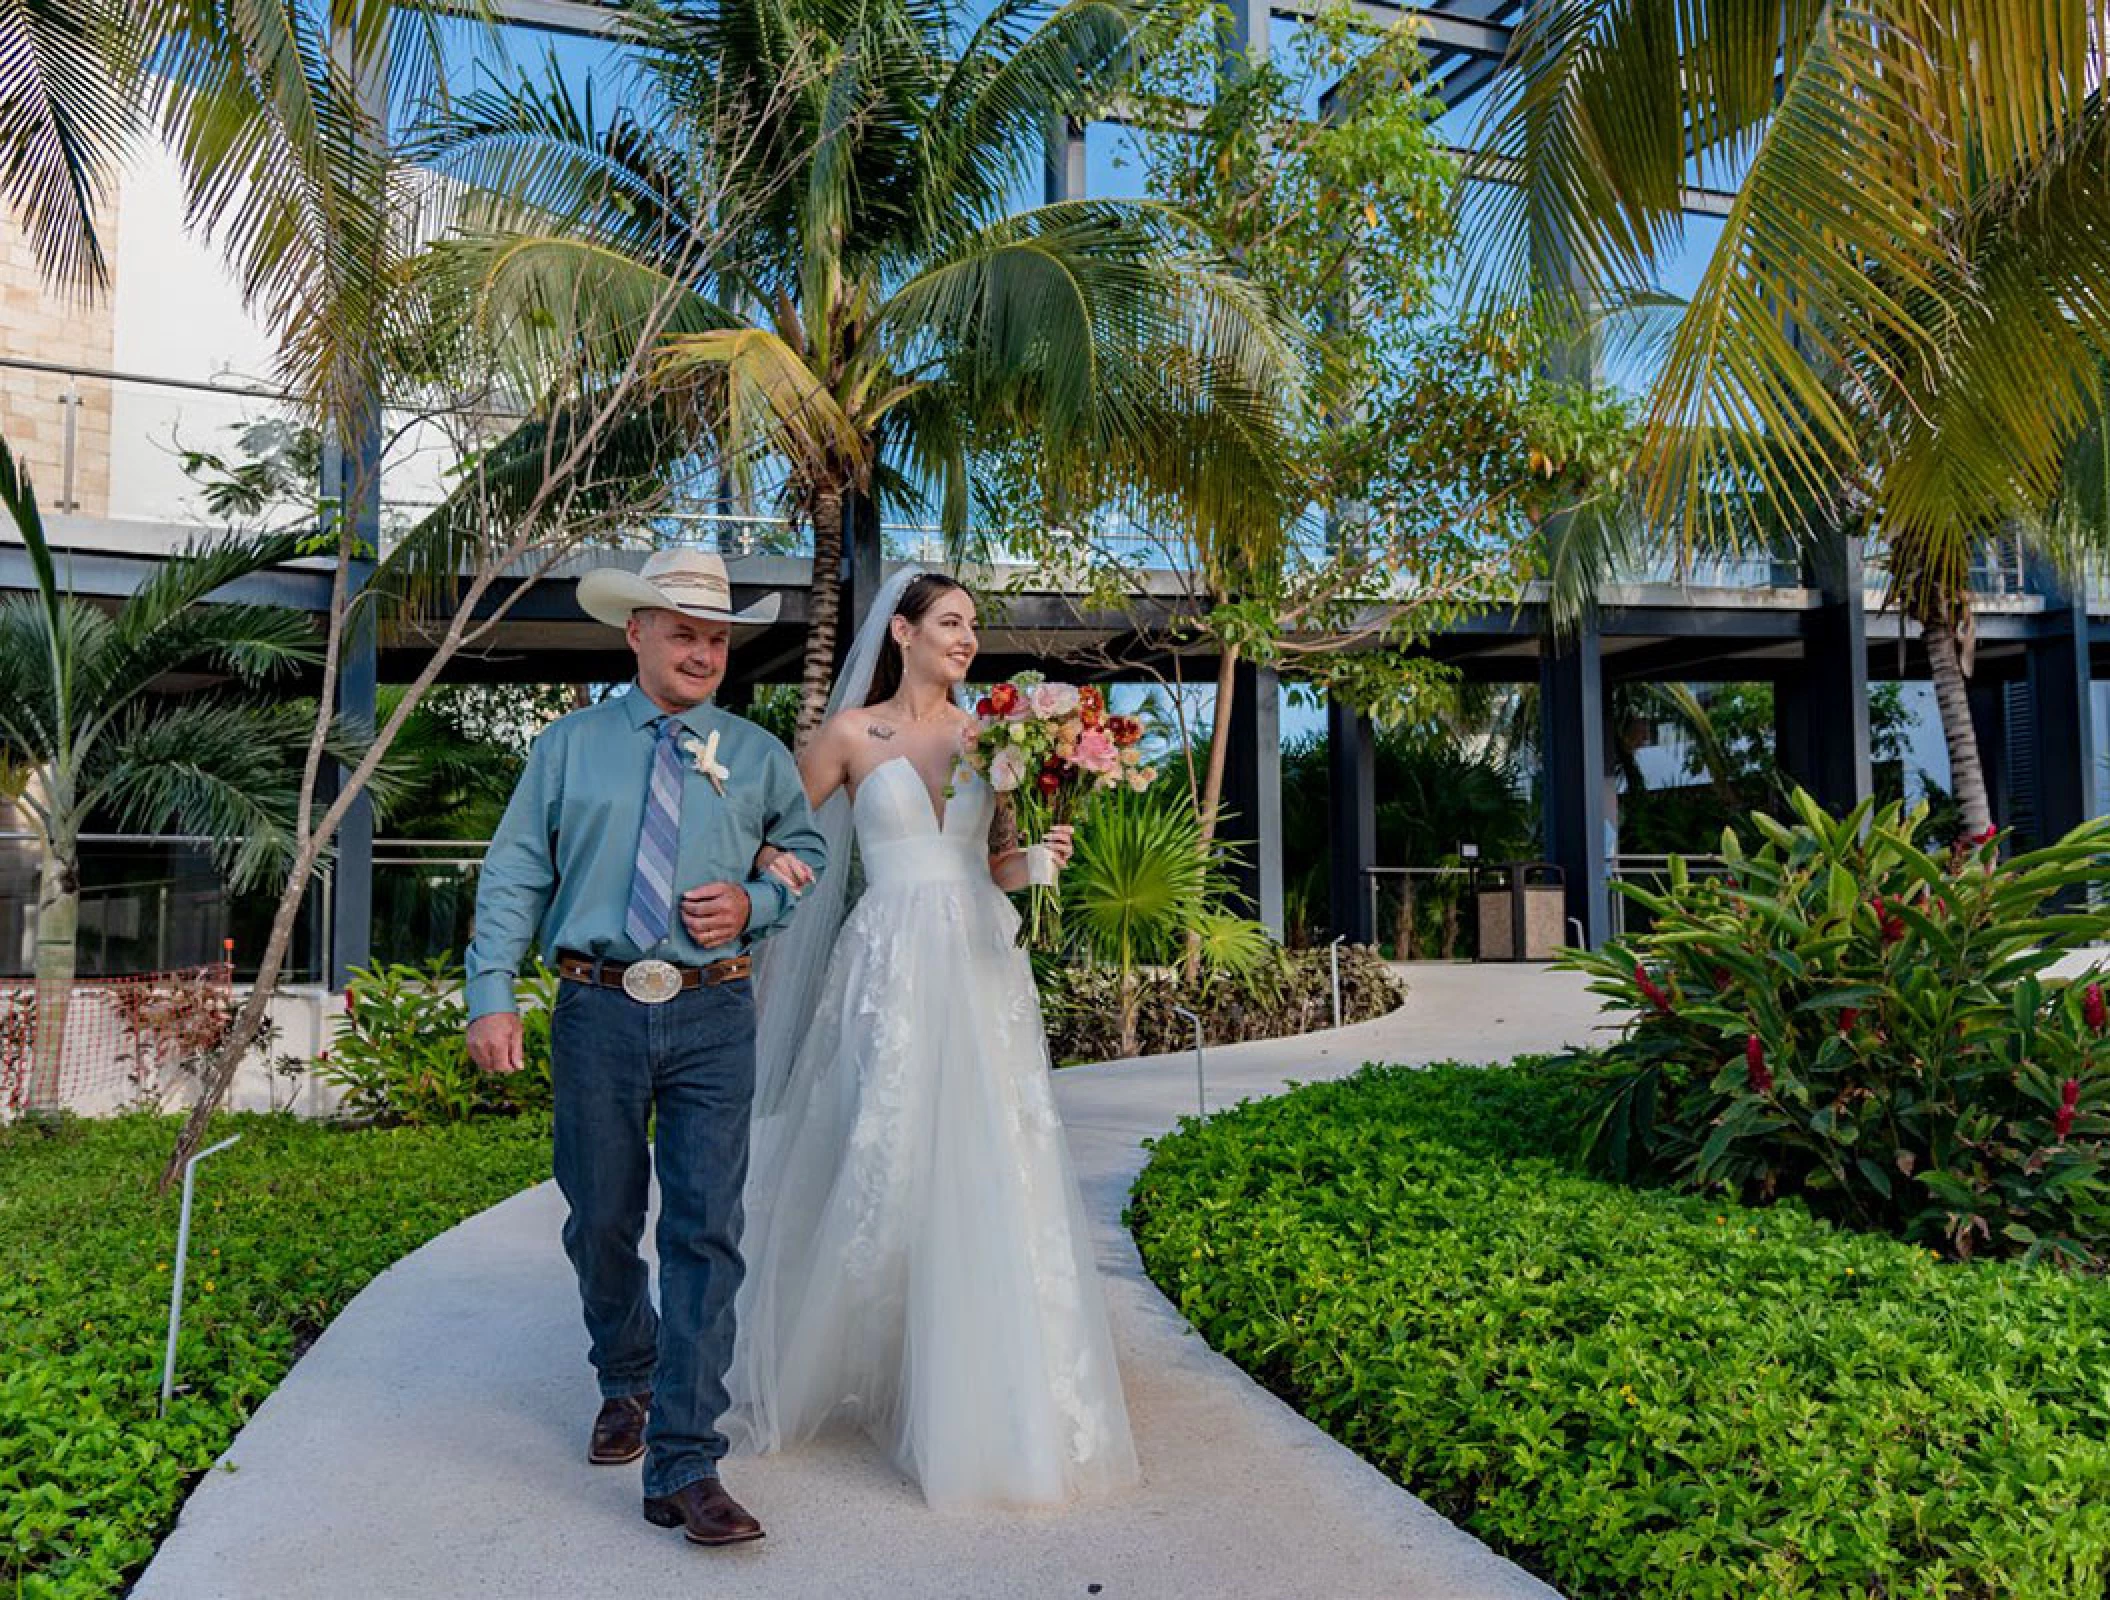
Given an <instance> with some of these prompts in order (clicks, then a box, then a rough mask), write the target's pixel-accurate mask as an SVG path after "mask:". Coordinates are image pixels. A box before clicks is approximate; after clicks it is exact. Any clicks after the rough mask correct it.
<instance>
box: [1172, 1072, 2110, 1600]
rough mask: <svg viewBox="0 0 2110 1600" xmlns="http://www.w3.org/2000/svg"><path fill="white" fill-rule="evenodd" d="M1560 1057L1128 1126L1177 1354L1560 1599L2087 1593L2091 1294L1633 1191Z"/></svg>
mask: <svg viewBox="0 0 2110 1600" xmlns="http://www.w3.org/2000/svg"><path fill="white" fill-rule="evenodd" d="M1587 1101H1588V1090H1587V1085H1586V1081H1585V1079H1584V1077H1583V1075H1582V1074H1581V1073H1580V1072H1577V1071H1551V1070H1548V1069H1545V1068H1532V1069H1519V1070H1504V1069H1485V1070H1478V1069H1474V1070H1468V1069H1460V1068H1438V1069H1432V1070H1427V1071H1415V1070H1407V1069H1401V1068H1386V1069H1377V1068H1369V1069H1366V1070H1365V1071H1364V1072H1363V1073H1362V1074H1360V1075H1359V1076H1358V1077H1356V1078H1354V1079H1351V1080H1348V1081H1345V1082H1342V1083H1336V1084H1325V1085H1319V1086H1315V1087H1310V1088H1305V1089H1300V1090H1298V1091H1296V1092H1295V1093H1293V1094H1291V1095H1288V1096H1286V1097H1283V1098H1280V1099H1276V1100H1271V1101H1267V1102H1263V1103H1259V1104H1248V1105H1245V1106H1242V1107H1240V1108H1239V1109H1238V1110H1236V1111H1233V1112H1230V1113H1227V1114H1224V1115H1221V1116H1217V1117H1213V1118H1211V1119H1209V1120H1208V1121H1207V1122H1200V1123H1197V1122H1192V1121H1190V1122H1188V1123H1186V1124H1184V1125H1183V1126H1182V1128H1181V1129H1180V1131H1179V1132H1177V1133H1176V1134H1174V1135H1172V1136H1171V1137H1169V1138H1166V1139H1164V1140H1161V1141H1158V1142H1157V1144H1156V1146H1155V1148H1154V1150H1153V1153H1152V1156H1151V1160H1150V1164H1149V1166H1148V1167H1147V1168H1146V1170H1145V1171H1144V1173H1143V1175H1142V1177H1141V1179H1140V1180H1139V1181H1138V1183H1137V1185H1136V1189H1135V1193H1134V1200H1133V1204H1132V1207H1131V1211H1130V1222H1131V1224H1132V1226H1133V1227H1134V1230H1135V1234H1136V1240H1137V1243H1138V1245H1139V1246H1140V1248H1141V1250H1142V1254H1143V1259H1144V1262H1145V1264H1146V1266H1147V1267H1148V1269H1149V1271H1150V1274H1151V1276H1152V1278H1153V1279H1154V1280H1155V1281H1156V1282H1157V1283H1158V1284H1159V1286H1160V1287H1161V1288H1163V1289H1164V1291H1165V1292H1166V1294H1167V1295H1169V1296H1170V1297H1171V1298H1172V1299H1173V1300H1174V1301H1175V1302H1176V1303H1177V1304H1178V1306H1179V1308H1180V1309H1181V1311H1182V1312H1184V1313H1185V1314H1186V1316H1187V1317H1188V1318H1189V1319H1190V1320H1192V1321H1193V1323H1194V1324H1195V1325H1196V1327H1197V1328H1198V1329H1199V1330H1200V1331H1201V1332H1202V1333H1203V1334H1204V1335H1205V1336H1206V1337H1207V1338H1208V1340H1209V1342H1210V1343H1211V1344H1212V1345H1214V1346H1215V1347H1216V1348H1217V1349H1219V1350H1221V1351H1222V1352H1224V1354H1226V1355H1227V1356H1229V1357H1230V1358H1231V1359H1233V1360H1234V1361H1237V1362H1238V1363H1239V1364H1240V1365H1241V1366H1243V1367H1245V1368H1246V1370H1247V1371H1249V1372H1250V1373H1252V1374H1253V1376H1254V1377H1256V1378H1257V1379H1259V1380H1260V1381H1261V1382H1263V1383H1265V1384H1266V1385H1268V1386H1269V1387H1270V1388H1272V1389H1273V1390H1275V1391H1276V1392H1277V1393H1278V1394H1281V1395H1282V1396H1284V1397H1285V1398H1286V1399H1288V1400H1289V1401H1290V1402H1291V1403H1292V1404H1294V1405H1296V1406H1297V1407H1299V1408H1300V1409H1301V1410H1302V1411H1304V1413H1305V1414H1306V1415H1307V1416H1309V1417H1310V1418H1311V1419H1312V1420H1313V1421H1314V1422H1316V1423H1318V1424H1319V1425H1320V1426H1321V1427H1323V1428H1325V1429H1326V1430H1327V1431H1328V1432H1330V1433H1331V1434H1333V1435H1334V1436H1335V1437H1336V1438H1337V1439H1339V1440H1341V1441H1342V1442H1343V1443H1344V1444H1346V1445H1347V1446H1348V1447H1349V1448H1351V1449H1353V1450H1355V1451H1357V1452H1358V1453H1360V1454H1361V1455H1363V1456H1364V1457H1366V1458H1367V1459H1369V1460H1370V1461H1372V1462H1373V1463H1375V1464H1376V1465H1378V1466H1379V1467H1381V1468H1383V1469H1384V1470H1385V1471H1387V1472H1389V1473H1391V1474H1392V1475H1393V1476H1395V1477H1396V1478H1398V1479H1399V1480H1400V1481H1401V1482H1402V1483H1404V1484H1405V1485H1406V1486H1407V1487H1408V1488H1410V1489H1412V1490H1413V1491H1414V1492H1415V1493H1416V1494H1418V1495H1421V1496H1422V1497H1423V1498H1425V1499H1427V1500H1428V1501H1429V1502H1430V1503H1431V1504H1432V1505H1434V1506H1435V1507H1436V1508H1437V1509H1438V1510H1440V1511H1442V1512H1443V1513H1444V1514H1445V1515H1447V1516H1450V1517H1453V1518H1455V1519H1456V1520H1458V1521H1459V1522H1461V1523H1463V1524H1464V1525H1465V1526H1466V1527H1467V1528H1469V1529H1470V1530H1471V1531H1472V1532H1474V1533H1475V1534H1477V1535H1478V1536H1480V1537H1481V1538H1483V1539H1485V1540H1487V1541H1488V1542H1489V1543H1490V1544H1492V1545H1493V1546H1494V1547H1495V1548H1497V1549H1499V1550H1502V1551H1505V1552H1508V1553H1510V1554H1512V1555H1514V1556H1516V1557H1518V1558H1519V1559H1521V1560H1522V1561H1524V1562H1525V1564H1527V1565H1528V1566H1530V1567H1532V1568H1533V1569H1534V1570H1536V1571H1538V1572H1540V1573H1541V1574H1542V1575H1544V1576H1545V1577H1546V1578H1547V1580H1548V1581H1549V1582H1551V1583H1553V1584H1555V1585H1556V1586H1558V1587H1559V1588H1560V1590H1561V1591H1562V1592H1563V1593H1564V1594H1568V1595H1570V1596H1572V1597H1574V1600H1788V1597H1796V1600H1849V1597H1851V1600H1876V1597H1881V1600H1994V1597H2001V1600H2006V1597H2014V1596H2025V1595H2026V1596H2029V1597H2030V1600H2084V1597H2085V1600H2100V1596H2101V1595H2102V1594H2103V1593H2104V1589H2105V1584H2106V1581H2110V1390H2106V1388H2105V1387H2104V1384H2103V1381H2102V1374H2103V1373H2104V1372H2105V1371H2106V1370H2110V1284H2106V1283H2104V1282H2103V1281H2102V1280H2100V1279H2097V1278H2092V1277H2086V1276H2082V1275H2069V1274H2059V1273H2050V1272H2044V1271H2041V1270H2034V1269H2029V1268H2025V1267H2022V1266H2020V1265H2019V1264H2016V1263H2011V1262H1972V1263H1964V1264H1952V1263H1943V1262H1939V1261H1937V1260H1936V1259H1935V1258H1934V1257H1933V1256H1932V1255H1931V1254H1930V1252H1928V1251H1926V1250H1924V1249H1919V1248H1916V1247H1913V1246H1909V1245H1906V1244H1904V1243H1901V1242H1899V1241H1895V1240H1890V1239H1885V1238H1881V1237H1877V1236H1872V1235H1863V1234H1854V1233H1841V1232H1837V1231H1834V1230H1833V1229H1832V1228H1831V1227H1830V1226H1829V1225H1828V1224H1825V1223H1823V1222H1821V1221H1817V1220H1815V1219H1813V1218H1812V1217H1811V1216H1810V1215H1809V1213H1808V1212H1807V1211H1806V1210H1805V1209H1804V1208H1803V1207H1802V1206H1800V1205H1799V1204H1797V1203H1794V1202H1788V1203H1784V1204H1781V1205H1777V1206H1774V1207H1771V1208H1769V1209H1766V1210H1763V1211H1750V1210H1745V1209H1743V1208H1741V1207H1738V1206H1736V1205H1735V1204H1733V1203H1729V1202H1725V1201H1720V1200H1707V1199H1703V1198H1700V1197H1696V1196H1689V1195H1679V1194H1675V1193H1671V1192H1668V1191H1663V1190H1654V1191H1645V1190H1641V1191H1637V1190H1633V1189H1629V1188H1625V1187H1622V1186H1618V1185H1614V1184H1609V1183H1605V1182H1601V1181H1597V1180H1594V1179H1591V1178H1589V1177H1586V1176H1584V1175H1582V1174H1581V1173H1579V1172H1578V1171H1577V1170H1576V1169H1575V1168H1574V1166H1573V1164H1572V1162H1570V1161H1566V1160H1561V1161H1555V1160H1548V1159H1545V1157H1544V1153H1545V1152H1548V1151H1556V1150H1566V1149H1572V1147H1573V1145H1574V1142H1575V1140H1574V1129H1575V1127H1576V1126H1577V1119H1578V1118H1579V1116H1580V1113H1581V1111H1582V1109H1583V1107H1584V1106H1585V1105H1586V1104H1587Z"/></svg>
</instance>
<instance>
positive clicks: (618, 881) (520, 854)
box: [468, 684, 828, 1019]
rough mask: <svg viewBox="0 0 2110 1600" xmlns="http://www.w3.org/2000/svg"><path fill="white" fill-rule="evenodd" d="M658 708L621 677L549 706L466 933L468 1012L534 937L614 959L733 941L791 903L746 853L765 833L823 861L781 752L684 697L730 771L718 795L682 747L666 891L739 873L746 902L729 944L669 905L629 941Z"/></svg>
mask: <svg viewBox="0 0 2110 1600" xmlns="http://www.w3.org/2000/svg"><path fill="white" fill-rule="evenodd" d="M661 715H662V713H661V711H660V709H659V707H658V706H656V705H654V704H653V703H652V701H651V699H650V697H649V696H647V695H646V694H645V693H644V691H643V690H641V689H639V688H638V687H637V686H636V685H635V684H632V685H631V687H630V689H629V692H628V693H625V694H620V695H613V696H610V697H609V698H608V699H606V700H604V701H602V702H601V703H600V704H598V705H594V706H588V707H587V708H586V709H585V710H583V711H574V712H573V713H572V714H571V715H570V716H567V717H562V718H559V719H558V720H557V721H556V722H554V723H552V724H551V725H550V726H549V727H548V728H546V729H544V730H543V733H542V735H541V737H540V738H538V739H537V740H536V741H535V744H534V748H533V749H532V750H530V751H529V752H528V760H527V770H526V771H525V772H523V773H522V774H521V776H520V785H519V787H518V788H516V789H515V790H514V791H513V798H512V800H511V802H510V803H508V805H507V806H506V812H505V816H504V818H503V819H502V820H501V821H500V822H499V824H498V831H497V833H495V834H494V835H492V838H491V848H490V849H489V851H488V852H486V854H485V856H484V865H483V872H482V875H481V877H480V879H479V881H478V883H477V887H476V935H475V937H474V938H473V939H471V940H470V941H469V951H468V970H469V990H468V1000H469V1015H470V1017H471V1018H472V1019H473V1018H476V1017H480V1016H484V1015H486V1014H487V1013H489V1012H493V1011H512V1010H514V1009H515V1008H516V1006H517V1004H518V1002H517V1000H516V999H515V996H514V993H513V984H514V980H515V979H516V978H517V977H518V976H519V974H520V964H521V962H522V961H523V960H525V959H526V957H527V953H528V949H529V947H530V946H531V945H534V944H538V943H539V944H540V946H541V947H542V950H543V951H544V953H545V954H554V953H555V952H556V951H558V950H577V951H580V952H581V953H583V954H586V955H593V956H605V957H606V958H607V959H609V960H611V961H636V960H639V959H641V958H643V957H646V956H657V957H659V958H661V959H662V960H666V961H678V962H682V963H684V964H686V965H689V966H701V965H703V964H704V963H705V962H710V961H717V960H721V959H723V958H724V957H726V956H732V955H737V954H739V953H740V951H741V950H743V949H745V948H746V947H747V946H748V944H750V943H751V942H752V941H753V940H755V939H757V938H760V937H762V936H763V935H765V934H767V933H769V932H770V930H772V929H773V928H775V927H776V926H777V925H778V924H779V923H781V922H783V921H784V919H785V918H786V917H787V916H789V915H790V913H791V909H792V904H793V897H792V895H791V893H790V891H788V890H787V889H785V888H784V886H783V885H782V884H780V883H778V882H777V881H776V880H775V879H774V878H771V877H767V876H759V877H758V876H756V875H754V872H753V868H754V860H755V852H756V851H757V850H758V849H760V848H761V846H762V844H763V842H764V841H765V840H766V841H768V842H769V843H770V844H773V845H775V846H776V847H777V848H778V849H780V850H789V851H790V852H791V853H792V854H794V855H796V856H798V857H799V858H800V859H801V860H803V861H804V862H805V863H806V865H808V866H809V867H811V868H813V870H814V871H815V872H819V871H821V870H822V869H823V868H825V867H826V866H827V864H828V863H827V852H826V848H825V846H824V844H823V842H822V839H821V834H820V830H819V829H817V828H816V827H815V826H814V823H813V813H812V811H811V809H810V808H809V807H808V806H807V804H806V790H805V786H804V785H803V784H801V783H800V781H799V773H798V768H797V767H795V766H793V765H792V761H791V752H790V751H788V750H786V749H785V748H784V746H783V745H782V744H780V743H778V742H777V740H776V739H774V738H772V737H771V736H770V735H769V734H767V733H765V732H763V731H762V730H761V729H760V728H758V727H756V726H755V725H754V724H753V723H752V722H749V721H747V720H745V719H744V718H741V717H736V716H734V715H732V713H730V712H727V711H720V710H719V709H718V708H717V707H716V706H713V705H708V704H706V705H700V706H695V707H693V708H691V709H690V710H688V711H684V712H682V713H681V716H680V719H679V720H680V721H681V723H682V725H683V726H684V727H686V728H687V729H688V730H689V731H690V732H691V733H693V734H695V735H696V736H697V738H699V739H707V738H709V737H710V735H711V734H712V733H716V734H717V735H718V762H719V764H720V765H721V766H723V767H725V769H726V770H727V773H728V774H729V775H728V776H727V778H726V780H725V793H724V794H722V795H721V794H719V793H718V791H717V790H716V789H715V788H713V787H712V785H711V782H710V780H709V779H708V778H706V777H705V776H704V775H703V774H702V773H701V772H698V771H697V770H695V766H694V763H693V761H692V760H689V759H687V752H684V758H685V760H684V771H683V774H682V793H681V843H680V846H679V850H678V857H677V859H676V862H675V892H676V893H677V894H679V893H681V892H682V891H685V890H688V889H693V888H697V887H698V886H700V885H702V884H706V883H718V882H729V883H737V884H740V885H741V886H742V887H744V888H745V889H746V890H747V895H748V900H749V903H750V913H749V917H748V923H747V932H746V934H745V936H743V937H742V938H741V939H740V940H738V941H737V942H736V943H735V944H732V945H727V946H722V947H720V948H718V949H715V950H705V949H702V948H700V947H699V946H698V945H697V944H696V943H695V942H694V941H693V940H692V939H690V937H689V935H688V930H687V929H686V928H684V927H683V926H682V922H681V914H680V908H679V907H678V906H677V907H676V910H675V915H674V919H673V922H674V926H673V929H672V931H670V932H669V933H668V935H667V937H666V938H664V939H662V940H661V941H660V942H659V943H658V944H657V945H656V946H654V947H653V948H652V949H650V950H639V949H637V948H636V947H635V946H634V945H633V944H632V943H631V942H630V940H629V938H628V937H627V936H626V935H625V934H624V932H623V924H624V921H625V920H626V918H627V916H628V913H629V908H630V878H631V874H632V872H633V871H634V870H635V869H636V865H637V835H638V829H639V827H640V826H641V825H642V823H643V821H644V814H645V792H646V788H647V785H648V783H649V781H650V776H651V770H652V748H653V739H654V734H653V728H652V725H653V723H654V721H655V720H656V719H657V718H658V717H660V716H661Z"/></svg>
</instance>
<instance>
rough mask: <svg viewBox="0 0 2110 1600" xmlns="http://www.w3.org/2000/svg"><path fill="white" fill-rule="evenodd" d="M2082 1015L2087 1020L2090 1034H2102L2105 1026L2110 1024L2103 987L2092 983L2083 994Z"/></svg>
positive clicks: (2109, 1012) (2109, 1014)
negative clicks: (2104, 1003)
mask: <svg viewBox="0 0 2110 1600" xmlns="http://www.w3.org/2000/svg"><path fill="white" fill-rule="evenodd" d="M2081 1015H2082V1017H2084V1018H2085V1019H2086V1020H2087V1023H2088V1031H2089V1032H2090V1033H2101V1032H2102V1031H2103V1025H2104V1024H2105V1023H2106V1022H2110V1011H2106V1010H2105V1009H2104V1006H2103V986H2102V985H2101V984H2099V983H2091V984H2090V985H2088V987H2087V988H2086V989H2085V990H2083V991H2082V994H2081Z"/></svg>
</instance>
